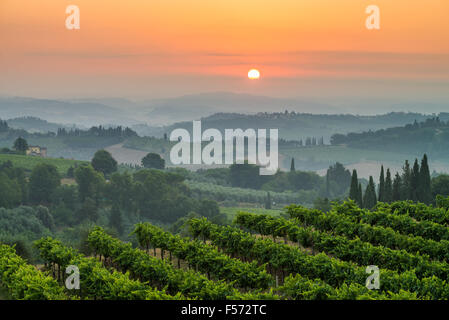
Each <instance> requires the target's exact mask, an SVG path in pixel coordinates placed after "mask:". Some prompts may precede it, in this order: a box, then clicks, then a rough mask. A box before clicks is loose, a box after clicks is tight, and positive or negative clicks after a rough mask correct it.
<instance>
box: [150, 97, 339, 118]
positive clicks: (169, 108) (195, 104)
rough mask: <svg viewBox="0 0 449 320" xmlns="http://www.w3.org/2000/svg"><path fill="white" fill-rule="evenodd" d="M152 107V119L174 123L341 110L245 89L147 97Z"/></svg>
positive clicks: (336, 111) (322, 104) (326, 105)
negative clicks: (217, 115) (225, 115)
mask: <svg viewBox="0 0 449 320" xmlns="http://www.w3.org/2000/svg"><path fill="white" fill-rule="evenodd" d="M144 104H145V105H147V106H148V107H149V108H151V109H152V110H151V111H150V112H148V114H147V115H148V118H149V122H150V123H152V124H154V123H155V121H157V122H160V123H173V122H174V121H173V120H174V119H176V120H175V121H182V120H194V119H199V118H201V117H207V116H210V115H212V114H215V113H219V112H226V113H233V112H240V113H256V112H276V111H277V112H279V111H283V110H285V109H288V110H293V111H298V112H315V113H318V112H319V113H338V112H340V110H339V109H338V108H335V107H333V106H331V105H328V104H325V103H318V102H312V101H307V100H301V99H283V98H274V97H267V96H256V95H251V94H244V93H232V92H211V93H202V94H194V95H186V96H181V97H176V98H167V99H154V100H147V101H145V103H144Z"/></svg>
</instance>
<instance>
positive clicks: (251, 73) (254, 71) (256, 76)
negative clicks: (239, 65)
mask: <svg viewBox="0 0 449 320" xmlns="http://www.w3.org/2000/svg"><path fill="white" fill-rule="evenodd" d="M248 78H249V79H251V80H257V79H259V78H260V72H259V70H257V69H251V70H249V71H248Z"/></svg>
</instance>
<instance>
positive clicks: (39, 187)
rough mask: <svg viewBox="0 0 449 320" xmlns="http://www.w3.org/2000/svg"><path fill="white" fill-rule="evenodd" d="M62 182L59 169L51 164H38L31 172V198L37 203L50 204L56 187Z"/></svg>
mask: <svg viewBox="0 0 449 320" xmlns="http://www.w3.org/2000/svg"><path fill="white" fill-rule="evenodd" d="M60 184H61V177H60V176H59V173H58V169H57V168H56V167H55V166H53V165H51V164H45V163H42V164H38V165H37V166H36V167H34V169H33V171H32V172H31V177H30V183H29V190H30V200H31V202H32V203H35V204H48V203H50V202H51V197H52V194H53V192H54V191H55V190H56V188H57V187H58V186H59V185H60Z"/></svg>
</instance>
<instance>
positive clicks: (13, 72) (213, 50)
mask: <svg viewBox="0 0 449 320" xmlns="http://www.w3.org/2000/svg"><path fill="white" fill-rule="evenodd" d="M70 4H75V5H78V6H79V8H80V13H81V15H80V16H81V29H80V30H67V29H66V27H65V19H66V17H67V15H66V13H65V9H66V6H67V5H70ZM371 4H375V5H378V6H379V7H380V18H381V20H380V23H381V25H380V26H381V29H380V30H367V29H366V27H365V20H366V18H367V16H368V15H367V14H366V13H365V8H366V7H367V6H368V5H371ZM448 13H449V1H447V0H426V1H422V0H369V1H368V0H338V1H337V0H126V1H125V0H124V1H118V0H109V1H106V0H70V1H66V0H1V1H0V41H1V42H0V71H1V72H0V94H1V95H26V96H34V97H50V98H53V97H106V96H113V97H117V96H123V97H133V98H151V97H166V96H177V95H182V94H189V93H199V92H209V91H234V92H248V93H253V94H264V95H272V96H278V97H301V96H303V97H310V96H315V97H319V96H322V97H326V98H328V97H333V96H340V97H362V98H363V97H367V98H368V97H382V98H393V97H395V98H403V99H420V100H441V101H446V102H447V101H448V100H449V19H448ZM253 67H254V68H258V69H259V70H260V72H261V75H262V77H261V79H260V80H257V81H251V80H248V79H247V77H246V74H247V72H248V70H249V69H250V68H253Z"/></svg>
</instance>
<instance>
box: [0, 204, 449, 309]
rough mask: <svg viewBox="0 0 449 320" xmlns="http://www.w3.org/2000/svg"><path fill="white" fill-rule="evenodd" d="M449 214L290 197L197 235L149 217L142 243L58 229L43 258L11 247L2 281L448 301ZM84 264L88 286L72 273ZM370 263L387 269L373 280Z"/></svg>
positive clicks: (40, 247) (111, 292)
mask: <svg viewBox="0 0 449 320" xmlns="http://www.w3.org/2000/svg"><path fill="white" fill-rule="evenodd" d="M448 222H449V214H448V213H447V210H446V209H443V208H434V207H431V206H425V205H422V204H416V203H412V202H407V201H404V202H395V203H392V204H386V203H379V204H378V205H377V206H376V208H375V209H374V210H372V211H369V210H366V209H360V208H359V207H358V206H357V205H356V204H355V203H354V202H353V201H346V202H344V203H340V204H334V205H333V207H332V209H331V210H330V211H329V212H326V213H324V212H321V211H319V210H316V209H308V208H305V207H303V206H299V205H290V206H288V207H286V208H285V210H284V211H283V212H282V213H281V214H273V213H270V214H263V213H262V214H261V213H258V214H256V213H248V212H238V213H237V214H236V215H235V217H234V221H233V223H232V225H217V224H214V223H212V222H210V221H208V220H207V219H206V218H192V219H190V220H188V221H187V223H186V225H185V228H187V229H188V234H189V235H190V236H188V237H185V236H180V235H175V234H172V233H170V232H167V231H165V230H164V229H162V228H160V227H158V226H155V225H152V224H150V223H138V224H137V225H135V226H134V231H133V232H132V233H131V235H130V238H131V239H134V240H136V242H135V243H137V246H133V245H132V244H131V243H128V242H124V241H122V240H120V239H118V238H115V237H114V236H111V235H110V234H108V233H107V232H106V231H105V230H104V229H103V228H101V227H95V228H94V229H92V230H91V231H90V233H89V234H88V237H87V240H86V241H87V243H88V246H89V248H90V254H86V255H84V254H82V253H80V252H78V251H76V250H75V249H73V248H71V247H68V246H66V245H64V244H63V243H62V242H61V241H59V240H57V239H53V238H50V237H46V238H42V239H40V240H38V241H36V242H35V243H34V247H35V248H36V250H37V251H38V252H39V255H40V257H41V259H42V262H43V265H40V266H33V265H31V264H28V263H27V261H26V260H24V259H23V258H21V257H20V256H18V255H17V254H16V252H15V249H14V247H11V246H8V245H1V246H0V288H1V289H2V291H1V292H2V294H3V295H4V294H7V295H9V297H8V298H11V299H37V300H66V299H72V300H79V299H80V300H84V299H88V300H98V299H101V300H180V299H182V300H184V299H192V300H270V299H276V300H358V299H363V300H366V299H368V300H421V299H422V300H447V299H449V282H448V281H449V229H448ZM69 266H76V267H77V268H78V270H79V289H71V290H70V289H69V288H67V287H66V284H67V279H68V276H69V274H67V273H66V269H67V267H69ZM367 266H376V267H377V268H378V270H379V287H378V288H374V289H373V288H371V289H370V288H368V286H367V278H368V277H370V274H369V273H367V271H366V268H367Z"/></svg>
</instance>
